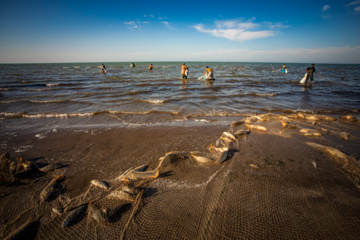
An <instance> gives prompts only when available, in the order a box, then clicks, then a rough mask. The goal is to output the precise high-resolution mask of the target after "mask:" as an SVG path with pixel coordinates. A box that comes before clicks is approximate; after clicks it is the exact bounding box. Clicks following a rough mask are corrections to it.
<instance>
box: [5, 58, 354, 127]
mask: <svg viewBox="0 0 360 240" xmlns="http://www.w3.org/2000/svg"><path fill="white" fill-rule="evenodd" d="M135 64H136V67H135V68H130V67H129V65H130V63H127V62H126V63H125V62H119V63H105V65H106V67H107V73H106V74H103V73H100V71H99V70H100V69H99V66H100V65H101V63H73V64H69V63H66V64H14V65H12V64H6V65H0V126H1V130H2V131H4V130H5V131H6V130H10V129H11V130H14V129H17V130H19V129H24V130H25V129H39V128H49V129H50V128H57V127H70V126H78V127H79V126H113V125H132V126H139V125H140V126H142V125H151V124H154V125H191V124H195V125H196V124H207V123H208V124H228V123H229V122H231V121H233V120H238V119H239V118H241V117H244V116H248V115H251V114H256V113H258V114H259V113H268V112H272V113H278V114H282V113H293V112H297V111H305V112H309V113H320V114H329V115H340V114H341V115H342V114H354V115H358V114H359V110H360V80H359V79H360V65H346V64H345V65H344V64H316V66H315V68H316V70H317V73H316V74H315V77H314V84H313V85H312V87H311V88H304V87H302V86H301V85H300V84H299V81H300V79H301V78H302V77H303V76H304V74H305V69H306V68H307V67H309V66H310V63H309V64H287V67H288V73H287V74H284V73H281V71H280V70H279V69H280V68H281V66H282V64H281V63H233V62H229V63H225V62H221V63H217V62H208V63H205V62H187V63H186V65H187V66H188V67H189V70H190V71H189V79H188V80H187V81H186V82H185V81H182V79H181V78H182V77H181V73H180V71H181V70H180V68H181V64H182V63H181V62H153V66H154V68H153V70H152V71H149V70H148V66H149V64H150V62H146V63H145V62H144V63H135ZM205 66H209V67H211V68H213V70H214V75H215V78H216V80H215V81H214V83H213V84H209V83H207V82H204V81H202V80H199V77H200V76H201V75H202V73H203V71H204V70H205Z"/></svg>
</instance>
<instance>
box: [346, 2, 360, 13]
mask: <svg viewBox="0 0 360 240" xmlns="http://www.w3.org/2000/svg"><path fill="white" fill-rule="evenodd" d="M356 5H360V0H356V1H353V2H350V3H348V4H346V5H345V6H346V7H351V6H356ZM354 10H355V11H356V12H360V6H356V7H354Z"/></svg>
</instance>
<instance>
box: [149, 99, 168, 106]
mask: <svg viewBox="0 0 360 240" xmlns="http://www.w3.org/2000/svg"><path fill="white" fill-rule="evenodd" d="M145 102H149V103H151V104H157V105H159V104H163V103H165V102H166V99H151V98H150V99H147V100H145Z"/></svg>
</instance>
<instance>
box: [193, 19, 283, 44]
mask: <svg viewBox="0 0 360 240" xmlns="http://www.w3.org/2000/svg"><path fill="white" fill-rule="evenodd" d="M254 20H255V18H252V19H250V20H249V21H248V22H240V21H239V20H225V21H216V22H215V28H214V29H207V28H205V27H204V25H203V24H197V25H194V26H193V28H195V29H196V30H197V31H199V32H201V33H208V34H210V35H213V36H215V37H222V38H226V39H229V40H233V41H248V40H253V39H258V38H266V37H271V36H275V35H277V34H278V29H280V28H285V27H288V26H285V25H283V24H281V23H276V24H274V23H271V22H263V23H254V22H253V21H254Z"/></svg>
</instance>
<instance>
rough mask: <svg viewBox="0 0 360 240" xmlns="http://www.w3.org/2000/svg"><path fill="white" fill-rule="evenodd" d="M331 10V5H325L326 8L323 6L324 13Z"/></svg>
mask: <svg viewBox="0 0 360 240" xmlns="http://www.w3.org/2000/svg"><path fill="white" fill-rule="evenodd" d="M329 9H330V5H325V6H323V8H322V11H323V12H325V11H327V10H329Z"/></svg>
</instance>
